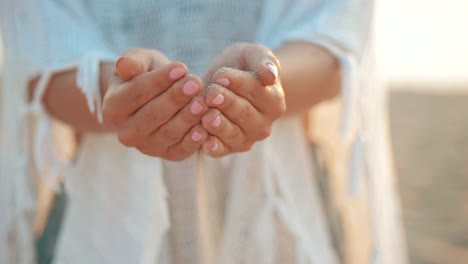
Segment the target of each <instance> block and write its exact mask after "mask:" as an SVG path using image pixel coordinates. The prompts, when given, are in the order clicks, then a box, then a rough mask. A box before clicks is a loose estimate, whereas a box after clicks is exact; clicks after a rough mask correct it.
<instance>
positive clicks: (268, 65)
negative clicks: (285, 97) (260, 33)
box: [243, 45, 280, 86]
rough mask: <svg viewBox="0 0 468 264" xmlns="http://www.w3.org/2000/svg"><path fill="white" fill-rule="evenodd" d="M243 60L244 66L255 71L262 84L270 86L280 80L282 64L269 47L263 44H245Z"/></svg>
mask: <svg viewBox="0 0 468 264" xmlns="http://www.w3.org/2000/svg"><path fill="white" fill-rule="evenodd" d="M243 61H244V64H245V65H244V67H245V68H246V69H248V70H250V71H253V72H255V73H256V74H257V78H258V80H259V81H260V82H261V83H262V85H264V86H270V85H273V84H275V82H276V81H277V80H278V78H279V72H280V64H279V61H278V59H277V58H276V56H275V55H274V54H273V52H272V51H271V50H270V49H269V48H267V47H265V46H261V45H248V46H245V48H244V52H243Z"/></svg>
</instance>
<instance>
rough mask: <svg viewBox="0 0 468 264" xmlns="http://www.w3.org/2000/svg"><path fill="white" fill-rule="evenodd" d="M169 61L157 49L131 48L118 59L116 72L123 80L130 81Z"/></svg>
mask: <svg viewBox="0 0 468 264" xmlns="http://www.w3.org/2000/svg"><path fill="white" fill-rule="evenodd" d="M167 63H169V60H168V59H167V58H166V56H164V54H162V53H161V52H159V51H157V50H152V49H141V48H131V49H127V50H126V51H124V52H123V53H122V55H121V57H120V58H119V59H118V60H117V62H116V63H115V72H116V74H117V75H118V76H119V77H120V78H121V79H122V80H123V81H128V80H131V79H133V78H134V77H135V76H138V75H140V74H142V73H145V72H148V71H151V70H154V69H156V68H157V67H159V66H161V65H163V64H167Z"/></svg>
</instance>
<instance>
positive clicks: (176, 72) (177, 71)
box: [169, 67, 187, 81]
mask: <svg viewBox="0 0 468 264" xmlns="http://www.w3.org/2000/svg"><path fill="white" fill-rule="evenodd" d="M185 74H187V70H185V68H182V67H177V68H174V69H172V70H171V72H170V73H169V77H171V79H172V80H174V81H175V80H178V79H180V78H181V77H182V76H184V75H185Z"/></svg>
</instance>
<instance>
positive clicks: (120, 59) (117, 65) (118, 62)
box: [115, 56, 125, 68]
mask: <svg viewBox="0 0 468 264" xmlns="http://www.w3.org/2000/svg"><path fill="white" fill-rule="evenodd" d="M124 58H125V56H124V57H120V58H119V59H118V60H117V61H116V62H115V67H116V68H118V67H119V64H120V62H122V60H123V59H124Z"/></svg>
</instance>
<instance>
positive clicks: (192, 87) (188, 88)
mask: <svg viewBox="0 0 468 264" xmlns="http://www.w3.org/2000/svg"><path fill="white" fill-rule="evenodd" d="M199 88H200V87H199V86H198V84H196V83H195V82H194V81H188V82H187V83H186V84H185V85H184V88H183V90H184V94H186V95H193V94H195V93H196V92H198V90H199Z"/></svg>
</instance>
